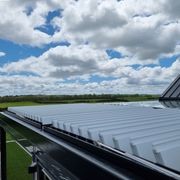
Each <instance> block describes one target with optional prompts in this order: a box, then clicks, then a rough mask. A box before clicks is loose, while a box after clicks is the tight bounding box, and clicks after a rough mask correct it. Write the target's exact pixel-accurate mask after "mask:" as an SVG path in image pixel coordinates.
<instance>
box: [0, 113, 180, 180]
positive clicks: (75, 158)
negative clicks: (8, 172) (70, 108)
mask: <svg viewBox="0 0 180 180" xmlns="http://www.w3.org/2000/svg"><path fill="white" fill-rule="evenodd" d="M4 115H6V116H7V117H9V118H11V119H13V120H10V119H5V120H4V123H3V124H0V126H3V127H4V128H5V129H6V130H8V126H10V127H11V128H13V129H15V130H16V131H18V132H20V133H21V134H23V136H24V137H26V138H27V139H29V141H31V142H32V144H33V145H34V146H35V147H37V150H36V151H35V152H34V153H33V161H34V162H36V163H37V167H38V168H37V169H38V173H39V179H40V178H41V173H42V169H43V168H44V169H45V171H46V173H47V174H48V175H49V177H51V179H53V180H56V179H60V177H62V178H64V177H65V178H69V179H75V180H76V179H86V180H88V179H108V180H109V179H176V178H177V177H180V176H179V174H178V172H176V171H173V170H172V171H168V170H167V169H166V170H167V171H166V170H165V169H163V168H162V169H161V168H157V167H158V166H155V165H154V166H153V165H152V166H149V164H148V163H146V164H145V163H143V162H142V161H137V160H136V159H133V158H131V157H129V156H127V155H126V154H124V153H123V152H115V151H113V150H110V149H107V148H105V147H103V146H101V145H99V144H97V143H96V142H93V141H91V140H87V139H84V138H81V137H78V136H76V135H73V134H69V133H67V132H64V131H60V130H57V129H55V128H52V127H51V126H42V128H39V127H41V126H32V125H33V124H27V123H25V122H26V121H25V120H22V119H23V118H20V117H19V116H16V115H14V114H10V113H7V114H6V113H4ZM11 115H12V116H11ZM156 168H157V169H156Z"/></svg>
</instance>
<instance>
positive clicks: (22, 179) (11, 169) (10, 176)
mask: <svg viewBox="0 0 180 180" xmlns="http://www.w3.org/2000/svg"><path fill="white" fill-rule="evenodd" d="M30 164H31V156H29V154H27V153H26V152H25V151H24V150H23V149H22V148H21V147H20V146H19V145H18V144H17V143H16V142H10V143H7V180H15V179H16V180H31V179H32V175H30V174H28V169H27V168H28V166H29V165H30Z"/></svg>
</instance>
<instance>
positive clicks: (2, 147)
mask: <svg viewBox="0 0 180 180" xmlns="http://www.w3.org/2000/svg"><path fill="white" fill-rule="evenodd" d="M0 152H1V157H0V159H1V179H2V180H6V179H7V174H6V132H5V130H4V129H3V128H2V127H0Z"/></svg>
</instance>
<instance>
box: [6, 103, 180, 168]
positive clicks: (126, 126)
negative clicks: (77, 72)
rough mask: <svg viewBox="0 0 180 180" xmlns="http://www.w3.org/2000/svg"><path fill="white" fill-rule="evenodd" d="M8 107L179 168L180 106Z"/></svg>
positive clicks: (67, 130)
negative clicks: (179, 107) (161, 107)
mask: <svg viewBox="0 0 180 180" xmlns="http://www.w3.org/2000/svg"><path fill="white" fill-rule="evenodd" d="M8 111H10V112H13V113H16V114H17V115H18V116H21V117H25V118H28V119H31V120H33V121H37V122H41V123H42V124H50V125H51V126H52V127H54V128H56V129H60V130H63V131H66V132H69V133H72V134H75V135H78V136H81V137H84V138H87V139H91V140H93V141H97V142H101V143H103V144H105V145H107V146H109V147H112V148H115V149H119V150H121V151H124V152H127V153H130V154H133V155H135V156H138V157H141V158H143V159H146V160H149V161H151V162H154V163H158V164H161V165H164V166H167V167H169V168H173V169H175V170H178V171H180V159H179V158H178V154H179V152H180V118H179V117H180V111H179V110H177V109H168V108H165V109H159V108H158V109H157V108H151V107H131V106H118V105H107V104H106V105H105V104H76V105H74V104H73V105H72V104H69V105H49V106H36V107H10V108H8Z"/></svg>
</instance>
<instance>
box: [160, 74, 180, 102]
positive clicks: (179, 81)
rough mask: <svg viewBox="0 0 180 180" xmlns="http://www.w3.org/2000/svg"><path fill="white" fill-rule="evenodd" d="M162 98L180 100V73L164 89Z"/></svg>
mask: <svg viewBox="0 0 180 180" xmlns="http://www.w3.org/2000/svg"><path fill="white" fill-rule="evenodd" d="M160 100H180V74H179V75H178V76H177V78H176V79H175V80H174V81H173V82H172V83H171V84H170V85H169V87H168V88H167V89H166V90H165V91H164V93H163V94H162V95H161V97H160Z"/></svg>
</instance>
